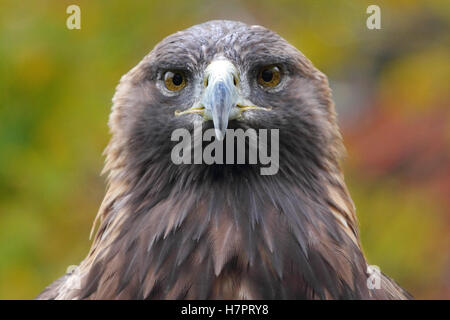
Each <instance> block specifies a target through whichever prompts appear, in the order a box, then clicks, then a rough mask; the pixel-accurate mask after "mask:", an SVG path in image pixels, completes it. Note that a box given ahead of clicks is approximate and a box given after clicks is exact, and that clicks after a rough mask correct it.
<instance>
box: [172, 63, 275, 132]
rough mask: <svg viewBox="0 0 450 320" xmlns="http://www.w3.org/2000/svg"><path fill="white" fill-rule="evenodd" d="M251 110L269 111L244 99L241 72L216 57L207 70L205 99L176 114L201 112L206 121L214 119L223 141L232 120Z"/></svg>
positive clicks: (203, 96) (216, 129)
mask: <svg viewBox="0 0 450 320" xmlns="http://www.w3.org/2000/svg"><path fill="white" fill-rule="evenodd" d="M247 110H265V111H269V110H271V108H262V107H258V106H255V105H254V104H253V103H251V102H250V101H248V100H247V99H244V98H243V97H242V96H241V94H240V90H239V73H238V70H237V69H236V67H235V66H234V65H233V64H232V63H231V62H230V61H229V60H226V59H219V60H214V61H213V62H211V63H210V64H209V65H208V67H207V68H206V70H205V77H204V89H203V94H202V97H201V100H200V101H199V102H198V103H196V104H195V105H194V106H193V107H192V108H190V109H187V110H185V111H176V112H175V115H177V116H179V115H182V114H189V113H197V114H200V115H202V116H203V118H204V120H212V121H213V123H214V129H215V133H216V137H217V139H218V140H223V139H224V137H225V133H226V129H227V127H228V120H232V119H238V118H240V117H241V115H242V112H244V111H247Z"/></svg>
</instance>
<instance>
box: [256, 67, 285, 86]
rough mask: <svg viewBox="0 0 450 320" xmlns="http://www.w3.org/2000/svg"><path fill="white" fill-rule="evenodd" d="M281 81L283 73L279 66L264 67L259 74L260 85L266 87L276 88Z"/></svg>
mask: <svg viewBox="0 0 450 320" xmlns="http://www.w3.org/2000/svg"><path fill="white" fill-rule="evenodd" d="M280 81H281V71H280V69H279V68H278V67H277V66H267V67H263V68H262V69H261V70H260V71H259V74H258V83H259V84H260V85H262V86H264V87H275V86H276V85H278V84H279V83H280Z"/></svg>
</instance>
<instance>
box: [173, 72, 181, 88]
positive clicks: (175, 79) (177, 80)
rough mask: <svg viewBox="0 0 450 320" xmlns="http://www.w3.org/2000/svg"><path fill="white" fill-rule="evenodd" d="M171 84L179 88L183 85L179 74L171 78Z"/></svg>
mask: <svg viewBox="0 0 450 320" xmlns="http://www.w3.org/2000/svg"><path fill="white" fill-rule="evenodd" d="M172 82H173V84H174V85H176V86H179V85H181V84H182V83H183V76H182V75H181V74H179V73H175V74H174V75H173V78H172Z"/></svg>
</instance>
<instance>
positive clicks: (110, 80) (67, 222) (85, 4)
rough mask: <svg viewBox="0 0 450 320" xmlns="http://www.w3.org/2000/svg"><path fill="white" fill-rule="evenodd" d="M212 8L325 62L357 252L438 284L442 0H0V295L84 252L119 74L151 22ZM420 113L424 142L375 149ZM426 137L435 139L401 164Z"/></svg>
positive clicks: (444, 139) (447, 119)
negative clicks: (71, 8) (73, 22)
mask: <svg viewBox="0 0 450 320" xmlns="http://www.w3.org/2000/svg"><path fill="white" fill-rule="evenodd" d="M69 4H78V5H79V6H80V7H81V19H82V20H81V27H82V29H81V30H68V29H67V28H66V19H67V17H68V15H67V14H66V7H67V6H68V5H69ZM369 4H378V5H379V6H380V7H381V13H382V29H381V30H376V31H372V30H368V29H367V28H366V25H365V24H366V18H367V16H368V15H367V14H366V8H367V6H368V5H369ZM218 18H219V19H224V18H226V19H232V20H242V21H244V22H247V23H255V24H261V25H264V26H266V27H269V28H270V29H272V30H274V31H277V32H278V33H280V34H281V35H282V36H283V37H284V38H286V39H287V40H288V41H290V42H291V43H292V44H294V45H295V46H296V47H298V48H299V49H300V50H301V51H303V52H304V53H305V55H306V56H307V57H309V58H310V59H311V60H312V61H313V63H314V64H315V65H316V66H317V67H318V68H319V69H321V70H322V71H324V72H325V73H326V74H327V75H328V76H329V78H330V83H331V86H332V87H333V89H335V99H336V104H337V109H338V111H339V113H340V115H341V117H340V120H341V125H342V128H343V135H344V141H345V142H346V146H347V147H348V151H349V156H348V158H347V159H346V162H345V163H344V168H345V172H346V180H347V182H348V184H349V188H350V191H351V193H352V196H353V199H354V201H355V204H356V207H357V213H358V216H359V218H360V225H361V235H362V243H363V246H364V248H365V253H366V255H367V256H368V259H369V262H370V263H372V264H376V265H378V266H380V268H381V270H382V271H383V272H385V273H387V274H389V275H391V276H392V277H393V278H395V279H396V280H397V281H398V282H399V283H400V284H401V285H402V286H404V287H405V288H407V289H408V290H409V291H410V292H411V293H412V294H413V295H415V296H416V297H417V298H449V297H450V283H449V282H450V272H449V269H450V259H449V244H450V241H449V240H450V238H449V230H450V223H449V222H450V210H449V209H448V208H449V205H450V203H449V201H448V198H449V196H448V194H449V193H450V169H449V166H450V160H449V159H450V156H449V155H450V151H449V150H450V113H449V112H448V110H449V107H450V106H449V101H450V99H449V93H448V84H449V80H450V77H449V74H450V72H449V44H450V41H449V32H448V31H449V28H448V27H449V18H450V6H449V2H448V1H445V0H442V1H414V0H410V1H409V0H408V1H389V2H388V1H350V0H347V1H313V0H310V1H288V0H282V1H278V0H277V1H276V0H262V1H261V0H260V1H256V0H254V1H232V0H230V1H206V0H205V1H202V0H191V1H183V0H171V1H140V0H127V1H117V0H112V1H100V0H90V1H81V0H80V1H77V0H72V1H57V0H54V1H50V0H41V1H13V0H1V1H0V298H2V299H16V298H19V299H29V298H33V297H35V296H36V295H37V294H38V293H39V292H40V291H41V290H42V289H43V288H44V287H45V286H46V285H48V284H49V283H50V282H51V281H53V280H55V279H56V278H57V277H59V276H60V275H62V274H63V273H64V272H65V270H66V268H67V267H68V266H69V265H73V264H78V263H79V262H80V261H81V260H82V259H83V258H84V256H85V254H86V253H87V251H88V249H89V246H90V241H89V239H88V235H89V231H90V228H91V223H92V221H93V218H94V217H95V215H96V212H97V209H98V207H99V205H100V202H101V200H102V196H103V193H104V190H105V182H104V177H101V176H100V172H101V169H102V165H103V160H104V159H103V157H102V151H103V149H104V148H105V146H106V144H107V142H108V139H109V134H108V128H107V120H108V114H109V111H110V107H111V98H112V95H113V93H114V88H115V86H116V84H117V83H118V80H119V79H120V76H121V75H122V74H124V73H125V72H127V71H128V70H129V69H130V68H131V67H133V66H134V65H136V64H137V63H138V62H139V60H140V59H141V58H142V57H143V56H144V55H145V54H146V53H148V52H149V51H150V50H151V49H152V47H153V46H154V45H155V44H156V43H157V42H159V41H160V40H161V39H162V38H163V37H164V36H167V35H169V34H171V33H173V32H175V31H177V30H180V29H184V28H186V27H189V26H191V25H193V24H197V23H200V22H204V21H207V20H211V19H218ZM381 113H382V114H383V115H384V117H385V118H383V117H381V118H380V114H381ZM430 115H436V117H435V118H433V117H431V116H430ZM428 116H430V117H431V118H432V119H435V120H433V121H435V122H433V121H432V120H430V122H429V124H427V125H426V126H424V127H423V128H422V129H421V130H422V131H420V132H418V131H415V130H411V132H410V133H409V134H408V135H406V136H407V137H412V138H413V139H412V140H413V142H411V143H414V141H416V140H417V139H418V138H417V139H416V134H418V135H420V136H422V137H425V138H423V139H422V140H423V141H424V142H423V144H421V145H419V147H416V148H412V151H411V152H409V153H407V156H405V157H403V158H402V159H401V161H400V160H399V161H397V162H398V163H397V162H395V159H396V158H395V157H394V156H393V157H391V158H389V157H387V156H386V157H387V159H388V160H389V161H391V162H388V160H386V161H384V160H383V159H386V157H384V155H389V154H391V153H393V154H394V155H395V154H397V153H398V152H400V151H401V150H402V148H405V144H404V143H403V140H400V137H401V136H402V135H401V133H402V132H405V128H415V125H416V124H420V123H422V121H421V120H422V119H424V118H425V117H428ZM374 119H375V120H374ZM376 119H379V122H374V121H376ZM383 119H397V120H398V121H396V122H394V123H393V124H392V126H390V127H389V130H391V131H389V132H392V135H390V136H389V137H386V135H382V134H383V131H385V130H382V129H377V128H379V126H381V125H383V124H385V123H386V121H385V120H383ZM378 123H380V125H379V126H378V127H377V125H378ZM435 123H437V124H435ZM438 124H441V126H442V128H443V129H442V130H440V131H438V132H434V131H432V130H433V129H434V128H436V127H437V125H438ZM368 128H371V129H370V130H369V129H368ZM439 128H441V127H439ZM396 130H397V131H396ZM397 133H398V134H397ZM367 139H371V140H370V141H381V142H382V143H379V144H377V145H375V144H373V145H369V146H367V145H365V141H368V140H367ZM435 141H441V143H440V144H439V145H438V147H437V148H436V150H435V151H434V152H435V154H434V155H433V154H432V155H430V156H429V157H428V158H425V160H423V162H420V163H419V164H418V165H417V166H412V169H411V166H409V164H410V163H413V161H415V160H416V159H418V158H421V157H423V155H424V154H427V152H431V151H430V149H426V148H425V147H427V146H429V145H430V144H432V143H433V142H435ZM368 150H369V151H371V152H372V153H373V152H374V155H376V156H379V155H383V157H384V158H383V157H382V158H381V160H380V161H378V162H377V161H374V160H373V159H378V158H377V157H374V156H371V157H367V156H366V155H367V154H368V153H367V152H368ZM405 150H406V149H405ZM408 150H409V149H408ZM433 150H434V149H433ZM389 152H391V153H389ZM396 152H397V153H396ZM405 152H406V151H405ZM429 154H430V153H429ZM437 158H439V159H443V160H441V161H440V162H439V163H437V162H436V161H432V160H433V159H437ZM386 163H388V164H390V165H391V166H388V165H386ZM392 163H393V164H392ZM394 164H397V165H396V166H395V168H396V169H395V170H393V169H392V166H393V165H394ZM374 168H375V169H374ZM405 168H406V169H405ZM424 168H427V169H429V170H428V171H427V170H425V171H424V173H423V172H422V171H423V169H424ZM378 169H379V170H378ZM402 169H403V170H402ZM433 169H434V171H433ZM420 170H422V171H420ZM405 172H406V173H405ZM418 172H420V173H421V174H418ZM430 172H431V174H434V175H432V178H430ZM433 172H434V173H433Z"/></svg>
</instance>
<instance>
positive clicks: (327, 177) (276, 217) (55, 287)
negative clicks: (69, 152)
mask: <svg viewBox="0 0 450 320" xmlns="http://www.w3.org/2000/svg"><path fill="white" fill-rule="evenodd" d="M218 58H220V59H227V61H231V63H232V64H233V65H234V66H236V70H237V71H238V74H239V85H237V84H236V83H235V85H236V86H238V88H239V89H238V90H239V92H240V94H241V95H242V96H243V97H245V99H248V100H249V101H252V102H253V103H255V104H257V105H258V106H260V107H265V108H269V107H270V108H272V111H271V112H260V111H258V110H255V111H246V112H244V113H242V116H241V117H240V118H239V119H231V118H230V121H229V122H228V124H227V126H228V128H235V129H236V128H242V129H248V128H254V129H260V128H265V129H275V128H276V129H279V159H280V160H279V171H278V172H277V173H276V174H275V175H266V176H264V175H260V171H259V168H260V167H261V166H260V165H259V164H256V165H249V164H247V165H246V164H243V165H225V164H213V165H206V164H196V165H188V164H181V165H175V164H174V163H172V162H171V158H170V155H171V149H172V147H173V146H174V142H172V141H171V140H170V136H171V132H173V130H175V129H177V128H186V129H188V130H189V131H191V132H192V130H193V123H194V121H197V120H199V119H201V116H200V115H198V114H188V115H186V116H182V117H179V116H178V117H177V116H175V115H174V113H175V111H176V110H188V109H189V108H190V107H191V106H193V105H194V104H195V103H196V101H198V99H199V96H200V95H201V92H203V91H202V90H206V89H205V88H203V87H202V86H208V84H207V83H205V81H204V73H205V68H206V67H207V66H208V65H209V64H210V63H211V62H212V61H214V60H217V59H218ZM268 65H276V66H277V67H279V68H280V70H281V74H282V76H283V79H282V80H281V82H280V84H279V85H278V86H277V87H275V88H271V89H270V90H269V89H265V88H262V87H261V86H259V85H258V83H257V81H256V80H255V79H256V78H257V74H258V70H260V69H261V68H262V67H264V66H268ZM166 70H180V71H182V73H183V74H184V75H185V76H186V80H187V81H186V83H187V84H186V87H185V88H183V89H182V90H180V92H179V93H173V92H168V91H167V90H166V89H164V87H162V86H163V84H164V78H163V75H164V72H165V71H166ZM113 102H114V105H113V109H112V113H111V117H110V121H109V125H110V128H111V132H112V139H111V141H110V143H109V145H108V147H107V149H106V166H105V169H104V171H105V172H107V173H108V182H109V184H108V190H107V193H106V196H105V198H104V200H103V203H102V205H101V207H100V210H99V213H98V216H97V219H96V220H98V222H99V228H98V231H97V234H96V236H95V239H94V242H93V244H92V248H91V250H90V252H89V254H88V256H87V257H86V258H85V259H84V260H83V261H82V262H81V264H80V266H79V268H78V272H77V273H76V274H77V276H79V279H80V286H79V287H74V286H73V285H72V284H73V281H72V280H73V275H70V274H67V275H65V276H63V277H62V278H60V279H59V280H57V281H56V282H54V283H53V284H51V285H50V286H49V287H48V288H46V289H45V290H44V291H43V292H42V293H41V294H40V295H39V296H38V299H183V298H193V299H206V298H209V299H407V298H410V296H409V295H408V294H407V293H406V292H405V291H404V290H403V289H401V288H400V287H399V286H398V285H397V284H396V283H395V282H394V281H393V280H391V279H389V278H388V277H387V276H385V275H383V274H382V275H381V288H380V289H369V288H368V286H367V278H368V273H367V262H366V260H365V258H364V255H363V253H362V251H361V245H360V240H359V235H358V226H357V219H356V216H355V209H354V206H353V202H352V200H351V198H350V196H349V193H348V191H347V188H346V186H345V183H344V178H343V175H342V172H341V170H340V166H339V161H340V158H341V155H342V153H343V150H344V148H343V146H342V142H341V136H340V134H339V130H338V127H337V123H336V115H335V110H334V105H333V102H332V99H331V93H330V89H329V86H328V82H327V78H326V77H325V76H324V75H323V74H322V73H321V72H320V71H318V70H317V69H316V68H314V66H313V65H312V64H311V62H310V61H309V60H308V59H307V58H306V57H304V56H303V55H302V54H301V53H300V52H299V51H298V50H297V49H295V48H294V47H293V46H291V45H290V44H289V43H287V42H286V41H285V40H284V39H282V38H281V37H280V36H278V35H277V34H275V33H274V32H272V31H270V30H268V29H265V28H263V27H260V26H248V25H246V24H243V23H239V22H232V21H211V22H207V23H204V24H201V25H197V26H194V27H192V28H189V29H186V30H184V31H181V32H178V33H175V34H173V35H171V36H169V37H167V38H166V39H164V40H163V41H162V42H161V43H159V44H158V45H157V46H156V47H155V48H154V49H153V50H152V51H151V52H150V53H149V54H148V55H147V56H146V57H145V58H144V59H143V60H142V61H141V62H140V63H139V64H138V65H137V66H136V67H135V68H133V69H132V70H131V71H130V72H129V73H127V74H126V75H125V76H124V77H122V79H121V81H120V84H119V86H118V87H117V91H116V94H115V96H114V99H113ZM217 121H219V120H217ZM220 121H222V120H220ZM217 123H218V122H216V119H214V121H205V122H204V129H205V130H206V129H208V128H212V127H215V128H216V130H217ZM225 138H226V137H225Z"/></svg>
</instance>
